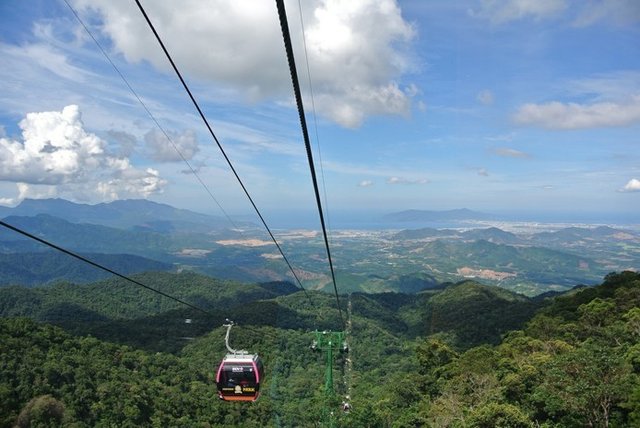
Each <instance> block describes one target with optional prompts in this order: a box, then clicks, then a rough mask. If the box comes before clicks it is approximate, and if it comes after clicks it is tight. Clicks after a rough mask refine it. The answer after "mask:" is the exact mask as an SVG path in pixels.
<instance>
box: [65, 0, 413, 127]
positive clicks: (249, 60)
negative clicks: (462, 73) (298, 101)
mask: <svg viewBox="0 0 640 428" xmlns="http://www.w3.org/2000/svg"><path fill="white" fill-rule="evenodd" d="M303 3H304V4H303V16H304V20H305V29H306V44H307V53H308V60H309V65H310V69H311V74H312V83H313V91H314V96H315V98H316V100H315V101H316V102H315V104H316V108H317V111H318V113H319V114H320V115H323V116H324V117H327V118H329V119H331V120H333V121H335V122H337V123H339V124H341V125H343V126H347V127H356V126H358V125H359V124H360V123H361V122H362V121H363V120H364V119H365V118H366V117H367V116H369V115H375V114H406V113H407V112H408V110H409V108H410V104H411V97H412V96H413V95H414V94H415V93H416V88H415V87H414V86H412V85H407V86H406V87H405V86H403V85H401V84H400V83H399V79H400V78H401V77H402V75H403V74H404V73H406V72H407V71H409V70H410V69H411V68H412V60H411V57H410V55H409V54H408V49H409V43H410V41H411V40H412V39H413V37H414V36H415V30H414V28H413V27H412V25H411V24H409V23H407V22H406V21H405V20H404V19H403V18H402V14H401V10H400V8H399V6H398V5H397V3H396V0H350V1H338V0H313V1H308V2H303ZM74 4H75V6H76V7H77V8H78V9H79V10H80V11H81V13H84V14H89V15H91V18H94V19H97V20H99V21H101V26H100V28H101V30H102V31H103V33H104V34H105V35H107V36H108V37H109V38H110V39H111V40H112V41H113V46H114V49H115V50H116V51H118V52H121V53H122V54H123V55H124V57H125V58H126V59H127V60H128V61H130V62H138V61H143V60H146V61H149V62H150V63H151V64H153V65H154V66H155V67H156V68H158V69H161V70H169V64H168V63H167V60H166V59H165V58H164V55H163V54H162V52H161V50H160V49H159V47H158V46H157V42H156V41H155V40H154V39H153V36H152V34H151V33H150V31H149V29H148V27H147V25H146V24H145V23H144V21H143V20H142V18H141V17H140V16H139V15H140V14H139V13H138V11H137V10H135V9H132V8H135V6H132V3H131V2H130V1H125V0H75V1H74ZM288 6H289V9H288V13H289V15H290V16H291V19H290V23H292V24H291V25H290V26H291V31H292V38H293V40H294V43H296V45H295V46H294V49H295V50H296V53H297V54H298V62H302V61H303V56H302V55H303V54H302V52H303V51H302V35H301V29H300V25H294V24H293V23H297V22H298V21H299V20H298V19H293V17H294V16H295V17H296V18H297V15H298V13H299V11H298V10H296V9H297V4H295V3H294V2H290V3H288ZM145 7H146V9H147V12H148V14H149V16H150V18H151V20H152V21H153V22H155V24H156V26H157V27H158V31H159V33H160V34H161V37H162V38H163V39H164V40H165V42H166V43H167V44H168V49H169V50H170V51H171V53H172V56H173V58H174V60H175V61H176V63H177V64H179V66H180V67H181V69H183V70H184V71H186V72H188V73H190V74H191V75H192V76H195V77H197V78H199V79H202V80H207V81H214V82H220V83H222V84H225V85H227V86H231V87H233V88H235V90H237V91H238V92H240V93H242V94H244V96H246V97H247V98H248V99H250V100H262V99H264V98H266V97H274V96H275V97H283V96H286V97H287V98H289V97H291V92H292V91H291V83H290V78H289V72H288V68H287V63H286V58H285V53H284V47H283V42H282V35H281V32H280V27H279V23H278V17H277V13H276V8H275V5H274V4H273V3H272V2H238V1H233V0H215V1H210V2H206V3H203V2H201V1H196V0H185V1H182V2H180V5H179V7H177V6H176V4H175V3H174V2H171V1H154V2H147V4H146V5H145ZM298 65H299V66H300V64H298ZM301 78H303V79H304V78H306V76H304V75H301ZM302 87H303V89H304V90H306V85H305V84H304V82H303V85H302Z"/></svg>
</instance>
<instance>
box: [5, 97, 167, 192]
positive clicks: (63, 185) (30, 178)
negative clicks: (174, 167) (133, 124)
mask: <svg viewBox="0 0 640 428" xmlns="http://www.w3.org/2000/svg"><path fill="white" fill-rule="evenodd" d="M19 126H20V128H21V129H22V141H17V140H13V139H9V138H0V181H7V182H14V183H16V185H17V190H18V196H17V198H16V201H18V202H19V200H22V199H24V198H26V197H34V198H37V197H45V196H46V197H51V196H57V195H66V196H70V197H72V198H74V199H80V200H87V199H95V198H97V199H99V200H114V199H119V198H127V197H148V196H149V195H151V194H153V193H156V192H160V191H161V190H162V188H163V186H164V185H165V184H166V181H165V180H163V179H162V178H160V177H159V174H158V172H157V171H155V170H153V169H151V168H148V169H146V170H140V169H137V168H135V167H134V166H133V165H131V163H130V161H129V159H127V158H124V157H117V156H113V155H111V154H109V153H108V152H107V151H106V147H107V144H106V142H105V141H103V140H102V139H100V138H99V137H98V136H96V135H95V134H92V133H88V132H87V131H85V129H84V125H83V123H82V120H81V113H80V109H79V108H78V106H76V105H69V106H67V107H65V108H64V109H63V110H62V111H48V112H40V113H28V114H27V115H26V117H25V118H24V119H23V120H22V121H21V122H20V124H19ZM5 199H7V198H5Z"/></svg>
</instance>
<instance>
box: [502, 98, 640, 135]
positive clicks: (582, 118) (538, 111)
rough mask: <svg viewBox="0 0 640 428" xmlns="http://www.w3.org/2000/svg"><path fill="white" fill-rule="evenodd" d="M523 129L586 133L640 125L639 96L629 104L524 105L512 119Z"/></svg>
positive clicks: (627, 101) (623, 102)
mask: <svg viewBox="0 0 640 428" xmlns="http://www.w3.org/2000/svg"><path fill="white" fill-rule="evenodd" d="M513 119H514V121H515V122H516V123H518V124H521V125H532V126H540V127H543V128H547V129H584V128H597V127H612V126H625V125H630V124H633V123H637V122H640V95H635V96H632V97H630V98H629V99H627V100H626V101H617V102H614V101H608V102H598V103H592V104H578V103H562V102H559V101H553V102H550V103H545V104H525V105H523V106H521V107H520V108H519V109H518V111H517V112H516V113H515V115H514V116H513Z"/></svg>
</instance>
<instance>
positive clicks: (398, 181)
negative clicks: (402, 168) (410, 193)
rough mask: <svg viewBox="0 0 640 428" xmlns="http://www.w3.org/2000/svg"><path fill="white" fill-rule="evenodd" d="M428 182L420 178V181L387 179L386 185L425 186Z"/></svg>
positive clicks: (402, 178) (399, 178)
mask: <svg viewBox="0 0 640 428" xmlns="http://www.w3.org/2000/svg"><path fill="white" fill-rule="evenodd" d="M428 182H429V180H427V179H424V178H420V179H415V180H411V179H407V178H404V177H389V178H388V179H387V184H427V183H428Z"/></svg>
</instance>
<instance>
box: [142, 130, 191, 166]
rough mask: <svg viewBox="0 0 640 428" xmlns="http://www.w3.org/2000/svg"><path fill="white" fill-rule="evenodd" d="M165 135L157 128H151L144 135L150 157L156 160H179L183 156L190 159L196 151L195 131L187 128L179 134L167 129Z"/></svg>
mask: <svg viewBox="0 0 640 428" xmlns="http://www.w3.org/2000/svg"><path fill="white" fill-rule="evenodd" d="M167 135H168V136H169V139H170V141H169V140H168V139H167V136H166V135H165V134H164V133H163V132H161V131H159V130H158V129H152V130H151V131H149V132H147V133H146V134H145V136H144V141H145V144H146V147H147V149H148V150H149V156H150V157H151V159H153V160H155V161H158V162H179V161H182V160H183V158H184V159H186V160H191V159H192V158H193V156H194V155H195V154H196V153H198V151H199V150H200V148H199V147H198V139H197V137H196V133H195V132H194V131H192V130H187V131H185V132H183V133H181V134H179V133H177V132H173V131H167Z"/></svg>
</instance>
